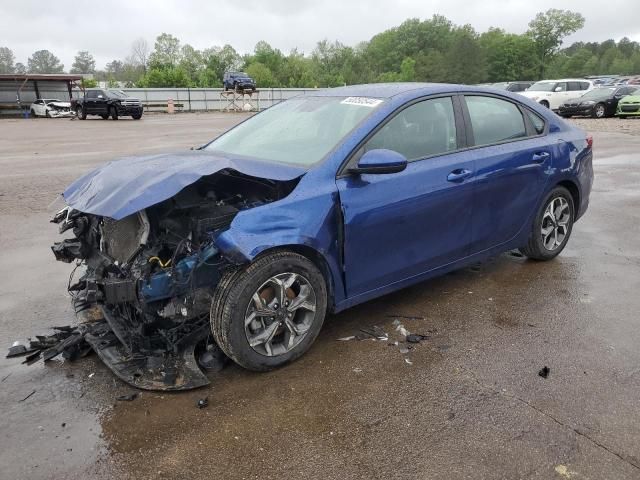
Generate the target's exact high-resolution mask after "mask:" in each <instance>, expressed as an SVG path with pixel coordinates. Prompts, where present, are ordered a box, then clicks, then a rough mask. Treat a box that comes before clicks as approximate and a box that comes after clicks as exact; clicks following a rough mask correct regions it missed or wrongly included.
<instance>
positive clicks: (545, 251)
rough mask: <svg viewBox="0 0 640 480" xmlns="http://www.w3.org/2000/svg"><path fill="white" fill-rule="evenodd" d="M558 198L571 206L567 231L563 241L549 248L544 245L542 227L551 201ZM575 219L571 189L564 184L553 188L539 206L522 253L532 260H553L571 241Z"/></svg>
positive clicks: (521, 249)
mask: <svg viewBox="0 0 640 480" xmlns="http://www.w3.org/2000/svg"><path fill="white" fill-rule="evenodd" d="M557 199H563V200H564V201H565V202H566V203H567V204H568V207H569V212H568V215H569V217H568V221H567V222H566V233H565V235H564V238H563V239H562V241H561V243H560V244H559V245H557V246H556V247H555V248H553V249H549V248H547V247H546V246H545V245H544V242H543V238H542V228H543V221H546V220H545V211H546V210H547V208H548V207H549V205H550V204H551V202H553V201H556V200H557ZM574 219H575V206H574V204H573V197H572V196H571V193H569V190H567V189H566V188H564V187H562V186H559V185H558V186H556V187H555V188H554V189H553V190H551V191H550V192H549V193H548V194H547V195H546V196H545V198H544V200H543V201H542V203H541V204H540V207H539V208H538V212H537V213H536V217H535V219H534V221H533V226H532V228H531V232H530V233H529V241H528V242H527V245H526V246H525V247H523V248H520V249H519V250H520V253H522V254H523V255H525V256H527V257H529V258H531V259H532V260H543V261H544V260H551V259H552V258H555V257H556V256H558V254H559V253H560V252H562V250H564V247H565V246H566V245H567V242H568V241H569V237H570V236H571V231H572V230H573V221H574Z"/></svg>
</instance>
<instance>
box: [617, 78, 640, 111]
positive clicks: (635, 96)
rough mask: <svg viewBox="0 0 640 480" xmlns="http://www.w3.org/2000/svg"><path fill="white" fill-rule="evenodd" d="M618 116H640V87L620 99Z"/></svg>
mask: <svg viewBox="0 0 640 480" xmlns="http://www.w3.org/2000/svg"><path fill="white" fill-rule="evenodd" d="M639 87H640V86H639ZM616 116H617V117H619V118H624V117H637V116H640V89H639V90H636V91H635V92H634V93H632V94H631V95H627V96H626V97H624V98H621V99H620V101H619V102H618V109H617V110H616Z"/></svg>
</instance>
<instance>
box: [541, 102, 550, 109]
mask: <svg viewBox="0 0 640 480" xmlns="http://www.w3.org/2000/svg"><path fill="white" fill-rule="evenodd" d="M540 105H542V106H543V107H547V108H549V102H547V101H546V100H542V101H541V102H540Z"/></svg>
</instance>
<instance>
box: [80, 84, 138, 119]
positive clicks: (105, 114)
mask: <svg viewBox="0 0 640 480" xmlns="http://www.w3.org/2000/svg"><path fill="white" fill-rule="evenodd" d="M71 108H72V110H73V111H74V112H76V115H77V116H78V118H79V119H80V120H84V119H86V118H87V115H98V116H100V117H102V118H103V119H104V120H106V119H108V118H109V117H111V118H112V119H113V120H118V118H119V117H123V116H131V117H133V119H134V120H140V119H141V118H142V110H143V108H142V103H141V102H140V100H139V99H137V98H133V97H130V96H128V95H127V94H126V93H124V92H123V91H122V90H116V89H101V88H91V89H88V90H86V91H85V93H84V96H83V97H82V98H79V99H73V100H71Z"/></svg>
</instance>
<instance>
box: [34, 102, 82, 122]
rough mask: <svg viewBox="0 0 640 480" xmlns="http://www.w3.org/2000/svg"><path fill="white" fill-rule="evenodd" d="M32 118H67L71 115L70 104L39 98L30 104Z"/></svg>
mask: <svg viewBox="0 0 640 480" xmlns="http://www.w3.org/2000/svg"><path fill="white" fill-rule="evenodd" d="M29 112H30V113H31V116H32V117H47V118H52V117H68V116H72V115H73V111H72V110H71V102H62V101H60V100H58V99H57V98H40V99H38V100H36V101H35V102H33V103H32V104H31V107H29Z"/></svg>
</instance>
